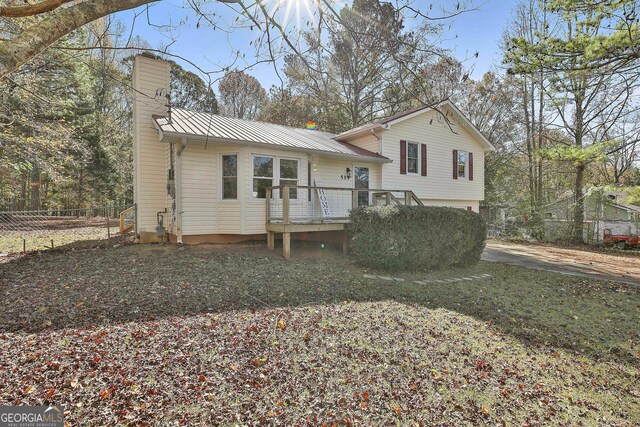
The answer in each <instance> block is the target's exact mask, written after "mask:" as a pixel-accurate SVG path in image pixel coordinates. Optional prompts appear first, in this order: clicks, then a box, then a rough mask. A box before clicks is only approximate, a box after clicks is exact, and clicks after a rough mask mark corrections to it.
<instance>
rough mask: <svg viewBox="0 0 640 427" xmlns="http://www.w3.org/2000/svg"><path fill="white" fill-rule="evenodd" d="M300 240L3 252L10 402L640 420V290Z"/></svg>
mask: <svg viewBox="0 0 640 427" xmlns="http://www.w3.org/2000/svg"><path fill="white" fill-rule="evenodd" d="M294 253H295V254H296V256H295V257H294V259H292V260H289V261H285V260H282V259H280V257H279V256H278V254H276V253H272V252H269V251H267V250H265V249H264V248H263V247H261V246H227V247H207V246H201V247H185V248H178V247H176V246H161V245H126V246H121V247H118V248H93V249H84V250H83V249H76V250H73V251H67V252H55V251H53V252H49V253H43V254H41V255H32V256H28V257H25V258H21V259H17V260H12V261H11V262H8V263H5V264H0V291H1V294H0V304H1V306H2V307H3V310H2V312H0V405H7V404H49V403H51V404H61V405H65V406H66V409H67V411H68V414H67V421H68V422H69V423H70V424H71V425H76V424H77V425H83V424H91V425H113V424H130V425H141V424H145V423H146V424H148V425H157V424H159V425H179V424H189V425H212V424H213V425H216V424H222V425H234V424H239V425H263V424H279V425H296V424H302V425H319V424H321V423H323V422H326V423H327V425H333V424H334V423H338V424H340V425H351V424H353V425H380V424H382V425H389V424H399V425H407V424H412V422H417V423H419V424H422V425H478V424H480V425H483V424H487V425H496V424H497V425H594V426H600V425H612V426H614V425H615V426H633V425H638V424H639V423H640V384H639V382H638V378H639V377H640V343H639V341H640V337H639V335H638V333H639V331H640V327H639V326H640V322H639V321H640V293H639V292H638V289H636V288H633V287H630V286H627V285H617V284H611V283H604V282H596V281H590V280H584V279H579V278H575V277H568V276H560V275H556V274H551V273H544V272H540V271H533V270H528V269H524V268H519V267H510V266H503V265H498V264H489V263H481V264H479V265H478V266H476V267H473V268H469V269H458V270H451V271H439V272H434V273H429V274H427V273H415V274H408V273H406V274H403V275H401V276H402V277H403V278H405V282H387V281H380V280H371V279H366V278H364V277H363V274H364V273H365V271H364V270H362V269H360V268H356V267H353V266H352V265H351V264H350V263H349V262H348V260H345V259H343V258H342V257H340V256H338V255H336V254H335V253H332V252H329V251H326V250H312V251H307V252H306V254H305V253H303V251H298V252H297V253H296V252H294ZM478 274H490V275H491V276H492V277H491V278H488V279H486V280H478V281H463V282H458V283H446V284H444V283H443V284H435V283H434V284H428V285H419V284H416V283H413V281H412V280H425V279H437V278H446V277H461V276H466V275H478Z"/></svg>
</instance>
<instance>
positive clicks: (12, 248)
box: [0, 206, 135, 254]
mask: <svg viewBox="0 0 640 427" xmlns="http://www.w3.org/2000/svg"><path fill="white" fill-rule="evenodd" d="M125 210H126V212H127V213H126V214H124V215H122V217H121V215H120V212H122V211H125ZM134 221H135V210H133V209H131V208H129V209H127V206H107V207H94V208H81V209H52V210H39V211H4V212H0V254H11V253H18V252H32V251H39V250H46V249H52V248H55V247H60V246H65V245H69V244H71V243H75V242H78V241H95V240H104V239H110V238H111V237H114V236H116V235H119V234H121V233H120V229H121V227H122V226H123V225H124V226H125V228H124V229H125V230H126V231H130V230H131V229H132V228H133V227H132V224H133V222H134Z"/></svg>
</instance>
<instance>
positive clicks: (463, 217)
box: [349, 206, 487, 270]
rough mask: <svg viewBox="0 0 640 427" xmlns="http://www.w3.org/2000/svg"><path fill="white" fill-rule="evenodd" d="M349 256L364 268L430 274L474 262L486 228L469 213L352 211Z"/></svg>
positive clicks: (389, 209)
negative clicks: (439, 269) (426, 272)
mask: <svg viewBox="0 0 640 427" xmlns="http://www.w3.org/2000/svg"><path fill="white" fill-rule="evenodd" d="M350 218H351V224H350V226H349V233H350V241H351V242H350V243H351V253H352V255H353V257H354V258H355V260H356V262H357V263H358V264H360V265H363V266H366V267H374V268H382V269H386V270H401V269H402V270H430V269H437V268H445V267H450V266H468V265H473V264H475V263H477V262H478V261H479V260H480V255H481V254H482V250H483V249H484V245H485V239H486V235H487V226H486V224H485V222H484V220H483V219H482V217H481V216H480V215H479V214H477V213H475V212H471V211H466V210H461V209H455V208H445V207H437V206H378V207H363V208H357V209H354V210H352V211H351V215H350Z"/></svg>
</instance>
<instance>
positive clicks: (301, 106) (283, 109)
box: [258, 86, 320, 127]
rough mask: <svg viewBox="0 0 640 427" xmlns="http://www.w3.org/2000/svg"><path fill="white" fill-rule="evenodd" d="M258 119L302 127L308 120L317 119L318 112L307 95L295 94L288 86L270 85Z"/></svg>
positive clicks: (318, 116)
mask: <svg viewBox="0 0 640 427" xmlns="http://www.w3.org/2000/svg"><path fill="white" fill-rule="evenodd" d="M258 119H259V120H262V121H265V122H269V123H276V124H280V125H284V126H292V127H304V126H305V124H306V123H307V122H308V121H316V122H317V121H319V120H320V114H319V111H318V109H317V108H315V106H314V103H313V101H312V99H311V98H310V97H309V96H306V95H295V94H294V93H293V91H292V89H291V88H288V87H286V88H281V87H278V86H272V87H271V89H269V99H268V101H267V102H266V104H265V106H264V108H263V109H262V111H261V112H260V115H259V116H258Z"/></svg>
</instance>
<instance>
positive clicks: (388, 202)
mask: <svg viewBox="0 0 640 427" xmlns="http://www.w3.org/2000/svg"><path fill="white" fill-rule="evenodd" d="M386 196H387V206H389V205H391V193H390V192H389V191H387V193H386Z"/></svg>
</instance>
